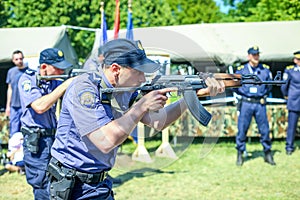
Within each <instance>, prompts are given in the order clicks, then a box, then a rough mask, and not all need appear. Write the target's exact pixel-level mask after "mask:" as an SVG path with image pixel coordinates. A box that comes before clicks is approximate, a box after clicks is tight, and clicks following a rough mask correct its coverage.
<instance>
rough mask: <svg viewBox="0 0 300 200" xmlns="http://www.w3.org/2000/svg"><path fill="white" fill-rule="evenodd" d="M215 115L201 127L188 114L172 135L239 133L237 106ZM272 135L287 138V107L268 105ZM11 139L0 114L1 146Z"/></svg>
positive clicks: (252, 132)
mask: <svg viewBox="0 0 300 200" xmlns="http://www.w3.org/2000/svg"><path fill="white" fill-rule="evenodd" d="M206 109H207V110H208V111H209V112H210V113H211V114H212V115H213V117H212V120H211V122H210V123H209V125H208V126H207V127H204V126H201V125H200V124H199V123H198V122H197V121H196V120H195V119H194V118H193V117H192V115H191V114H190V112H186V113H185V114H184V115H183V116H182V117H181V118H180V119H178V120H177V121H176V122H175V123H174V124H173V125H172V126H170V129H169V131H170V133H171V135H175V134H176V135H177V136H212V137H232V136H235V135H236V133H237V111H236V106H225V107H224V106H216V105H215V106H206ZM267 112H268V120H269V126H270V134H271V137H272V138H285V137H286V129H287V124H288V123H287V116H288V111H287V109H286V105H284V104H283V105H267ZM298 134H300V121H298V127H297V135H298ZM247 135H248V136H249V137H258V136H259V132H258V129H257V125H256V123H255V120H254V119H252V122H251V125H250V127H249V130H248V133H247ZM8 139H9V120H8V119H6V118H5V113H0V144H7V142H8Z"/></svg>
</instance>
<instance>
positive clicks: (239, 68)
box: [237, 65, 245, 70]
mask: <svg viewBox="0 0 300 200" xmlns="http://www.w3.org/2000/svg"><path fill="white" fill-rule="evenodd" d="M244 67H245V65H241V66H239V67H238V68H237V70H241V69H244Z"/></svg>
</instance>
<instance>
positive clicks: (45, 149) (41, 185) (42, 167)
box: [23, 135, 54, 200]
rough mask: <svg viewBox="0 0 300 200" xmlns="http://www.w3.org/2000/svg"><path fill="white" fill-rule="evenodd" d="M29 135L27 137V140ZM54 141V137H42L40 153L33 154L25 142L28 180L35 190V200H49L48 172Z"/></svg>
mask: <svg viewBox="0 0 300 200" xmlns="http://www.w3.org/2000/svg"><path fill="white" fill-rule="evenodd" d="M27 137H28V135H25V138H24V139H25V140H26V138H27ZM53 141H54V136H47V137H41V138H40V139H39V151H38V153H36V154H35V153H31V152H30V151H28V149H27V147H26V142H24V143H23V144H24V163H25V172H26V179H27V182H28V184H29V185H31V186H32V188H33V193H34V199H35V200H47V199H49V198H50V197H49V192H48V190H47V186H48V176H46V170H47V166H48V163H49V161H50V158H51V156H50V149H51V146H52V144H53Z"/></svg>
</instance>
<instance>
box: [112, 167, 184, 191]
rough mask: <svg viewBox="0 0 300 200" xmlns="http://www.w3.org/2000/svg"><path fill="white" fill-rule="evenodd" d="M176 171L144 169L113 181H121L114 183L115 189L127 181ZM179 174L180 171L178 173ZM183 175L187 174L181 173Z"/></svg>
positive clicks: (128, 173) (120, 176) (125, 174)
mask: <svg viewBox="0 0 300 200" xmlns="http://www.w3.org/2000/svg"><path fill="white" fill-rule="evenodd" d="M174 173H175V171H163V170H160V169H153V168H142V169H138V170H133V171H130V172H126V173H124V174H121V175H119V176H117V177H114V178H113V179H119V180H120V182H117V183H114V187H119V186H121V185H122V184H123V183H125V182H126V181H129V180H131V179H133V178H143V177H149V176H154V175H158V174H174ZM176 173H178V171H176ZM181 173H185V172H183V171H181Z"/></svg>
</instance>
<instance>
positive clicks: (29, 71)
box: [25, 68, 36, 76]
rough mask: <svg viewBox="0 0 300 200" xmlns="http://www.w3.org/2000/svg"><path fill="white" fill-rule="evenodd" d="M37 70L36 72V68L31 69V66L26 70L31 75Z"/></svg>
mask: <svg viewBox="0 0 300 200" xmlns="http://www.w3.org/2000/svg"><path fill="white" fill-rule="evenodd" d="M35 72H36V71H35V70H33V69H29V68H28V69H27V70H26V71H25V73H26V74H28V75H31V76H32V75H34V74H35Z"/></svg>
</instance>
